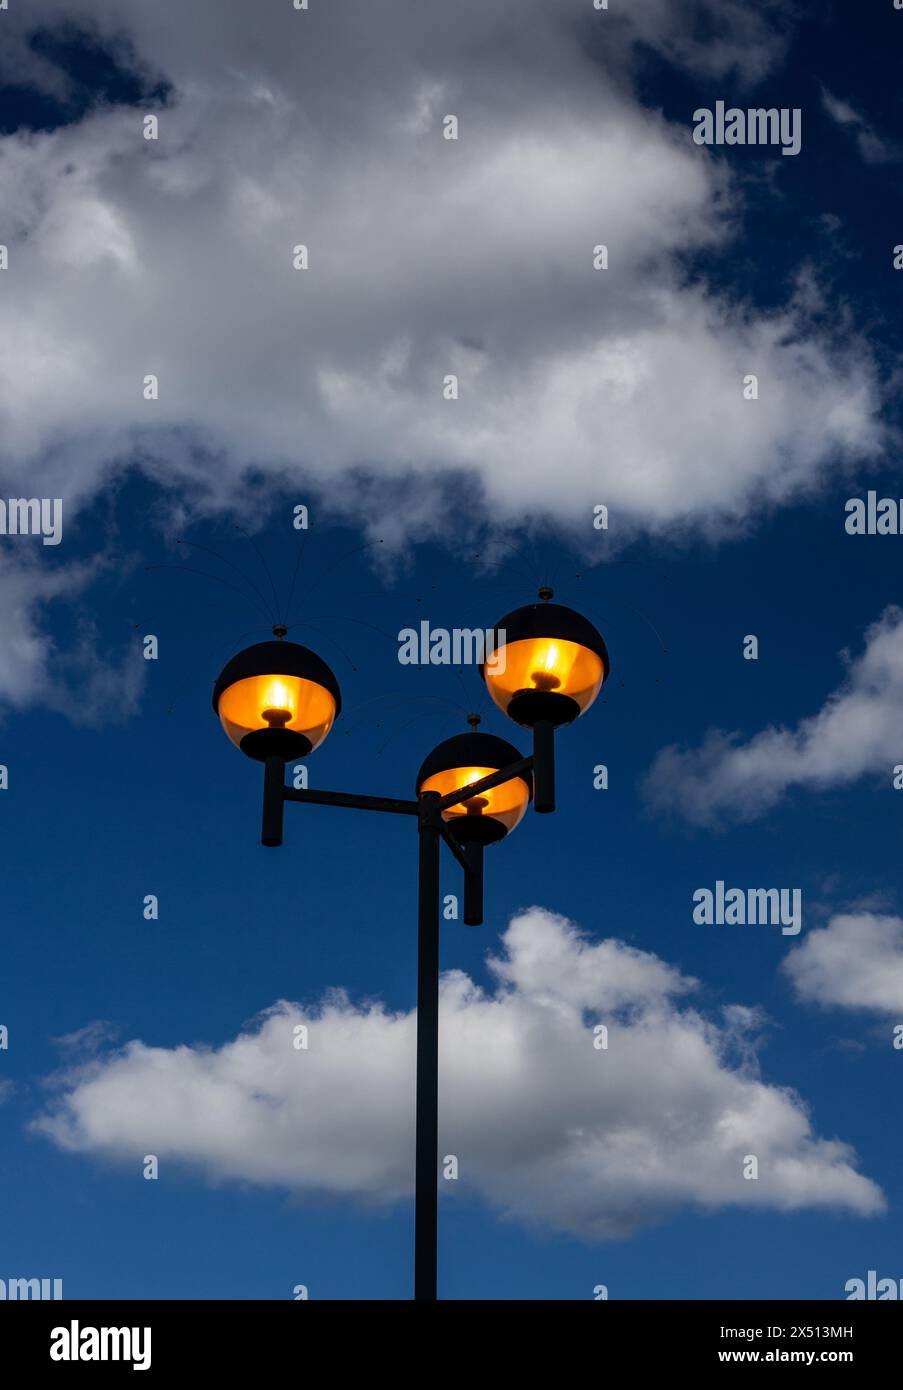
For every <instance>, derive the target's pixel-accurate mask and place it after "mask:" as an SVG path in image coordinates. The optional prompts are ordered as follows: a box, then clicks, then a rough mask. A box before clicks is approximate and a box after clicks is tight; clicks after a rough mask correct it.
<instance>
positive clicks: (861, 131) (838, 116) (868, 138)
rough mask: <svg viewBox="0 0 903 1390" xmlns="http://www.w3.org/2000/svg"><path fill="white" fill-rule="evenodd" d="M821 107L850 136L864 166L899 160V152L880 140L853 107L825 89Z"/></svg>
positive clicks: (885, 141) (822, 92)
mask: <svg viewBox="0 0 903 1390" xmlns="http://www.w3.org/2000/svg"><path fill="white" fill-rule="evenodd" d="M821 98H822V105H823V106H824V108H825V110H826V111H827V113H828V115H829V116H830V117H831V119H832V120H833V121H836V122H837V124H838V125H839V126H842V127H843V128H844V129H845V130H847V131H848V133H849V134H850V135H852V136H853V137H854V139H855V141H856V144H857V146H858V149H859V153H860V154H861V156H862V158H863V159H864V161H865V163H866V164H887V163H888V162H890V161H892V160H896V159H898V158H899V151H898V150H897V149H896V147H895V146H894V145H892V144H891V143H890V142H889V141H887V140H884V139H882V137H881V136H880V135H878V134H877V132H876V131H875V130H874V129H873V128H872V126H871V125H870V124H869V122H868V121H867V120H866V119H865V117H864V116H863V115H861V113H860V112H858V111H857V110H856V109H855V107H853V106H851V105H850V103H849V102H848V101H844V100H843V99H842V98H841V97H835V96H833V95H832V94H831V93H830V92H829V91H828V89H827V88H826V87H822V89H821Z"/></svg>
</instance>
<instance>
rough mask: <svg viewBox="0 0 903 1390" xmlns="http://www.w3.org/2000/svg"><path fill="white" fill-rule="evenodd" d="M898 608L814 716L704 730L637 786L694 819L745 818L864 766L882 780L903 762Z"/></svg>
mask: <svg viewBox="0 0 903 1390" xmlns="http://www.w3.org/2000/svg"><path fill="white" fill-rule="evenodd" d="M901 704H903V612H901V610H900V609H899V608H896V607H893V606H892V607H889V608H887V609H886V610H885V611H884V613H883V614H882V616H881V617H880V619H879V620H878V622H876V623H873V624H872V626H871V627H869V628H868V629H867V631H866V634H865V650H864V651H863V653H862V655H861V656H859V657H858V658H857V659H856V660H855V661H851V662H850V663H849V669H848V672H847V676H846V679H845V680H844V682H843V684H842V685H841V686H839V687H838V689H837V690H835V691H834V693H833V694H832V695H830V696H829V697H828V699H827V700H826V701H825V703H824V705H823V706H822V708H821V709H820V710H819V711H818V713H817V714H814V715H812V716H811V717H810V718H808V719H803V720H801V721H800V723H799V724H797V725H796V726H795V727H794V728H786V727H774V726H771V727H769V728H767V729H763V730H762V731H761V732H760V733H758V734H755V735H753V737H752V738H749V739H746V740H744V739H743V738H742V737H741V735H740V734H738V733H736V732H735V733H725V732H724V731H722V730H720V729H713V730H710V731H709V732H708V733H707V734H706V737H705V739H704V740H703V742H702V744H701V745H700V746H699V747H698V748H679V747H677V746H676V745H673V744H672V745H670V746H669V747H667V748H663V749H662V750H661V752H659V753H658V754H657V756H656V758H655V760H654V761H653V764H652V767H651V768H650V770H649V772H648V773H647V775H646V778H645V783H644V791H645V794H646V797H647V799H648V801H649V802H650V804H651V805H652V806H653V807H655V808H656V809H658V810H667V811H673V812H674V813H675V814H680V815H682V816H684V817H685V818H686V819H687V820H688V821H691V822H692V823H694V824H696V825H705V826H716V825H719V824H721V823H723V822H726V821H750V820H754V819H756V817H758V816H761V815H764V813H765V812H766V811H768V810H770V809H771V807H773V806H775V805H777V803H778V802H779V801H780V800H781V798H782V797H783V796H785V795H786V793H787V792H788V791H790V790H791V789H792V788H794V787H801V788H807V789H810V790H825V789H827V788H830V787H840V786H845V785H847V784H848V783H850V782H854V781H856V780H857V779H858V778H860V777H863V776H865V775H866V774H869V773H875V774H879V773H880V774H883V776H884V777H885V779H886V783H887V785H888V786H889V785H890V778H891V774H892V771H893V768H894V766H895V765H896V764H897V763H903V733H901V726H900V709H901Z"/></svg>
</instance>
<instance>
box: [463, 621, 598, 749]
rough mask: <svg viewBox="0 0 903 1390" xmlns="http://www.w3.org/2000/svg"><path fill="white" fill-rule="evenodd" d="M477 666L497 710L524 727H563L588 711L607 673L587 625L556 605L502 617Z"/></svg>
mask: <svg viewBox="0 0 903 1390" xmlns="http://www.w3.org/2000/svg"><path fill="white" fill-rule="evenodd" d="M494 639H495V641H494V645H493V649H492V651H491V652H490V653H489V654H488V655H487V659H486V662H485V663H484V665H483V667H482V674H483V679H484V680H485V682H486V688H487V690H488V691H489V694H490V695H491V697H492V699H493V700H494V701H495V703H496V704H497V705H498V707H499V709H500V710H502V711H503V712H504V713H505V714H507V715H508V716H509V717H510V718H511V719H513V720H514V721H515V723H517V724H524V725H527V726H528V727H529V726H531V725H532V724H534V723H535V722H536V721H537V719H548V720H550V722H551V723H553V724H569V723H571V722H572V720H574V719H576V718H578V717H579V715H581V714H583V713H584V711H585V710H587V709H589V707H590V705H591V704H592V703H593V701H594V700H595V698H596V696H597V695H598V693H599V691H600V690H601V689H602V683H603V681H604V680H605V678H606V677H607V675H608V672H609V658H608V650H607V648H606V646H605V643H604V641H603V640H602V636H601V634H600V633H599V632H597V631H596V629H595V627H594V626H593V624H592V623H591V622H590V621H589V620H588V619H587V618H584V617H583V616H582V614H580V613H575V612H574V610H573V609H572V608H564V607H563V606H562V605H561V604H558V603H548V602H543V603H533V604H528V605H527V607H525V608H518V609H515V611H514V612H513V613H508V614H507V615H506V616H505V617H504V618H502V619H501V621H500V622H498V623H497V624H496V627H495V629H494Z"/></svg>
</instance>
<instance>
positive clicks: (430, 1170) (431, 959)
mask: <svg viewBox="0 0 903 1390" xmlns="http://www.w3.org/2000/svg"><path fill="white" fill-rule="evenodd" d="M552 597H553V594H552V591H551V589H545V588H544V589H540V591H539V598H540V600H541V601H540V602H539V603H533V604H528V605H527V606H526V607H524V608H518V609H516V610H515V611H514V612H513V613H509V614H508V615H507V616H506V617H504V618H503V619H502V620H501V621H500V622H499V623H498V624H497V625H496V627H495V628H494V629H493V634H492V643H491V648H492V649H491V650H490V651H489V652H488V653H487V658H486V661H485V663H484V665H483V666H482V667H481V672H482V675H483V679H484V681H485V682H486V686H487V689H488V691H489V694H490V695H491V696H492V699H493V700H494V701H495V703H496V704H497V705H498V706H499V708H500V709H501V710H502V711H503V712H504V713H505V714H507V715H508V717H509V718H510V719H512V720H513V721H514V723H516V724H520V725H522V726H523V727H525V728H529V729H532V731H533V754H532V756H530V757H522V756H521V754H520V753H519V751H518V750H517V749H516V748H515V747H513V746H512V744H510V743H506V742H505V740H504V739H501V738H497V737H496V736H495V735H494V734H484V733H480V732H479V731H478V730H477V727H476V726H477V725H478V724H479V722H480V721H479V717H478V716H476V715H472V716H471V717H470V719H469V720H468V722H469V723H470V724H471V731H470V732H469V733H466V734H456V735H454V736H453V737H452V738H449V739H446V740H445V742H444V743H440V744H439V746H438V748H434V749H433V751H432V753H430V754H429V756H428V757H427V758H426V759H425V761H424V762H423V764H422V766H421V768H420V771H419V773H418V775H417V781H416V784H415V790H416V793H417V796H416V800H401V799H397V798H394V797H383V796H358V795H357V794H355V793H350V792H331V791H319V790H316V789H314V788H308V787H305V788H303V789H301V788H295V787H290V786H286V782H285V766H286V763H289V762H292V761H294V760H295V759H300V758H305V757H307V755H308V754H309V753H311V752H312V751H313V750H314V749H315V748H317V747H318V746H319V745H320V744H321V743H322V742H323V740H324V739H325V738H326V735H327V734H328V733H329V731H330V729H331V728H332V726H333V724H334V723H335V721H336V719H337V718H338V716H339V714H340V712H341V708H342V696H341V692H340V690H339V685H338V681H337V680H336V678H335V676H334V675H333V673H332V671H331V670H330V669H329V667H328V666H327V665H326V663H325V661H323V660H322V659H321V658H320V657H319V656H317V654H316V653H315V652H312V651H310V650H308V648H307V647H302V646H299V645H298V644H297V643H296V642H288V641H286V640H285V637H286V629H285V628H284V627H282V626H278V625H277V626H276V627H274V629H273V635H274V639H275V640H273V641H272V642H259V643H257V644H256V645H255V646H253V647H247V648H246V649H245V650H244V651H242V652H239V653H238V655H237V656H234V657H232V659H231V661H229V662H227V664H226V666H225V667H224V668H223V670H222V672H221V674H220V676H219V677H218V679H217V681H216V683H215V685H214V687H213V708H214V709H215V710H216V712H217V714H218V715H219V718H220V722H221V723H222V726H223V728H224V729H225V731H226V733H227V734H228V736H229V738H230V739H231V741H232V742H233V743H234V744H235V745H236V746H237V747H238V748H240V749H241V751H242V752H243V753H245V754H247V756H248V757H249V758H253V759H254V760H255V761H256V762H261V763H263V765H264V781H263V828H262V832H261V843H262V844H264V845H270V846H274V845H281V844H282V826H283V811H284V807H285V803H286V801H303V802H307V803H309V804H311V805H320V806H347V807H351V808H352V809H355V810H359V811H384V812H389V813H392V814H396V815H403V816H412V817H414V818H415V819H416V821H417V829H418V832H419V844H420V867H419V899H418V901H419V911H418V944H417V1082H416V1158H415V1197H414V1297H415V1299H423V1300H434V1299H435V1298H436V1266H437V1217H438V1113H439V1112H438V1092H439V904H440V892H439V841H440V838H441V839H442V840H444V841H445V844H446V845H447V846H448V848H449V850H450V851H451V853H452V855H453V856H454V858H455V859H456V860H457V861H458V863H459V864H460V866H461V868H462V869H463V871H464V921H465V923H466V924H467V925H468V926H479V925H480V924H481V922H482V920H483V851H484V849H485V847H486V846H487V845H491V844H494V843H495V842H496V841H498V840H503V839H504V838H505V836H506V835H508V834H509V833H510V831H512V830H513V829H514V827H515V826H516V825H517V824H518V823H519V822H520V821H521V820H522V818H523V816H524V813H525V811H526V809H527V806H528V804H529V802H530V800H531V799H532V800H533V808H534V810H536V811H543V812H549V811H553V810H554V809H555V757H554V749H555V743H554V740H555V730H556V729H557V728H559V727H560V726H562V725H564V724H571V723H573V721H574V720H575V719H576V718H577V717H578V716H579V715H581V714H583V712H584V711H585V710H587V709H588V708H589V706H590V705H591V704H592V702H593V701H594V700H595V698H596V696H597V695H598V693H599V690H600V689H601V687H602V683H603V681H604V680H605V678H606V676H607V675H608V671H609V661H608V652H607V650H606V647H605V643H604V642H603V640H602V638H601V636H600V634H599V633H598V632H597V631H596V629H595V627H594V626H593V624H592V623H590V622H589V621H588V620H587V619H586V618H584V617H582V616H581V615H580V614H579V613H575V612H574V611H573V610H572V609H570V608H563V607H562V606H561V605H560V604H553V603H551V602H549V600H550V599H551V598H552Z"/></svg>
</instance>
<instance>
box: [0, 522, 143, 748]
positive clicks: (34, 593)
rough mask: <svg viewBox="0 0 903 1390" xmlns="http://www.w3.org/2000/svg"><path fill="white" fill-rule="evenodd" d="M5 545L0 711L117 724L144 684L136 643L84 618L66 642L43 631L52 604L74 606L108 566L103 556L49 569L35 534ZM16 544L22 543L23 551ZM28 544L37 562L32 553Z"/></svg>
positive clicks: (0, 575)
mask: <svg viewBox="0 0 903 1390" xmlns="http://www.w3.org/2000/svg"><path fill="white" fill-rule="evenodd" d="M5 544H6V547H7V549H6V551H5V553H3V554H2V555H0V592H2V595H3V602H2V604H0V707H6V709H8V710H22V709H25V708H27V707H29V706H31V705H41V706H44V708H46V709H51V710H54V711H56V712H57V713H62V714H65V715H66V716H67V717H68V718H69V719H71V720H72V721H73V722H74V723H76V724H98V723H101V722H109V721H111V720H112V721H113V722H117V723H118V722H120V721H121V720H122V719H124V718H126V717H127V716H128V715H130V714H132V713H133V712H134V710H135V708H136V707H137V704H138V699H139V697H140V694H141V690H142V688H143V685H144V679H145V662H144V661H143V660H142V659H141V651H140V645H139V642H138V639H137V638H135V639H134V640H133V641H132V642H131V643H128V642H126V643H124V644H123V643H121V642H114V641H112V640H111V638H110V635H109V634H108V633H107V634H103V635H101V634H100V633H99V632H98V630H97V628H96V626H95V624H94V623H93V622H92V620H91V619H90V618H89V617H88V616H87V615H85V614H84V613H77V614H76V616H75V619H74V621H73V622H72V623H71V624H70V626H71V631H70V632H69V633H68V634H67V636H66V638H65V640H54V639H53V638H51V637H50V636H49V635H48V633H47V631H46V618H47V605H49V604H51V603H57V604H60V605H63V606H65V607H67V608H68V606H69V605H71V604H73V603H77V602H78V601H79V599H80V598H81V596H82V595H83V594H84V592H85V590H86V589H87V588H88V586H89V585H90V583H91V582H92V581H93V580H94V579H96V577H97V576H98V574H100V573H102V572H103V569H104V567H105V561H104V560H103V559H102V558H100V557H98V558H96V559H95V560H93V561H90V562H88V563H82V564H53V565H50V564H48V563H47V561H46V560H45V559H44V553H43V552H42V549H41V545H40V541H37V540H35V539H34V538H33V537H25V536H22V537H18V538H17V539H15V540H7V541H6V542H5ZM11 546H18V547H19V550H18V552H16V553H13V552H12V551H11V550H10V549H9V547H11ZM29 546H31V547H32V548H34V549H36V551H37V558H35V556H34V555H29V554H28V551H27V547H29ZM70 617H71V615H70Z"/></svg>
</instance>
